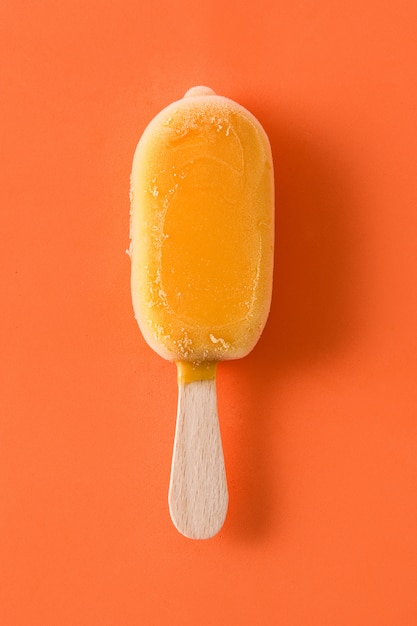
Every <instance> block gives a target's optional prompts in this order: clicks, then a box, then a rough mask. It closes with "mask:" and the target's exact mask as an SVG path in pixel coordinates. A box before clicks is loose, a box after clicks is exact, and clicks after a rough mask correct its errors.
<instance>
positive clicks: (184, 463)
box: [168, 379, 228, 539]
mask: <svg viewBox="0 0 417 626" xmlns="http://www.w3.org/2000/svg"><path fill="white" fill-rule="evenodd" d="M168 502H169V511H170V514H171V519H172V521H173V523H174V525H175V527H176V528H177V529H178V530H179V531H180V533H182V534H183V535H185V536H186V537H189V538H190V539H209V538H210V537H213V535H215V534H216V533H218V532H219V530H220V528H221V527H222V526H223V522H224V520H225V517H226V512H227V504H228V492H227V482H226V472H225V468H224V458H223V449H222V443H221V436H220V429H219V421H218V417H217V399H216V380H215V379H213V380H198V381H194V382H190V383H182V382H179V384H178V414H177V426H176V431H175V441H174V452H173V457H172V468H171V480H170V485H169V495H168Z"/></svg>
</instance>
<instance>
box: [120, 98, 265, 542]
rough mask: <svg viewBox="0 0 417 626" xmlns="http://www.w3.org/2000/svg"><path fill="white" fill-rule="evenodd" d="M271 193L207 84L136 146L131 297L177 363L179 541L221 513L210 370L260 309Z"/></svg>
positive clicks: (249, 118) (244, 127) (239, 114)
mask: <svg viewBox="0 0 417 626" xmlns="http://www.w3.org/2000/svg"><path fill="white" fill-rule="evenodd" d="M273 190H274V188H273V166H272V156H271V150H270V145H269V141H268V138H267V136H266V134H265V132H264V130H263V128H262V127H261V125H260V124H259V122H258V121H257V120H256V119H255V118H254V116H253V115H252V114H251V113H249V111H247V110H246V109H244V108H243V107H242V106H240V105H239V104H237V103H236V102H233V101H232V100H229V99H228V98H224V97H221V96H218V95H216V94H215V93H214V92H213V91H212V90H211V89H209V88H208V87H194V88H192V89H190V90H189V91H187V93H186V94H185V96H184V98H183V99H182V100H179V101H178V102H174V103H173V104H171V105H169V106H168V107H166V108H165V109H163V111H161V112H160V113H159V114H158V115H157V116H156V117H155V118H154V119H153V120H152V121H151V122H150V124H149V125H148V127H147V128H146V129H145V132H144V133H143V135H142V137H141V139H140V141H139V144H138V146H137V149H136V152H135V156H134V161H133V168H132V176H131V248H130V251H131V260H132V274H131V287H132V300H133V307H134V311H135V317H136V319H137V321H138V323H139V326H140V329H141V331H142V334H143V336H144V338H145V340H146V341H147V343H148V344H149V345H150V346H151V348H153V349H154V350H155V351H156V352H157V353H158V354H159V355H161V356H162V357H164V358H166V359H169V360H170V361H173V362H175V363H176V364H177V371H178V385H179V403H178V415H177V429H176V435H175V443H174V453H173V463H172V471H171V481H170V489H169V506H170V513H171V517H172V520H173V522H174V524H175V526H176V527H177V528H178V530H180V532H182V533H183V534H184V535H186V536H187V537H192V538H207V537H211V536H213V535H214V534H215V533H216V532H218V530H219V529H220V528H221V526H222V524H223V522H224V519H225V515H226V510H227V501H228V495H227V485H226V476H225V471H224V461H223V452H222V446H221V439H220V431H219V426H218V419H217V406H216V388H215V376H216V365H217V363H218V362H219V361H223V360H227V359H237V358H241V357H243V356H245V355H246V354H248V353H249V352H250V351H251V350H252V348H253V347H254V346H255V344H256V342H257V341H258V339H259V337H260V335H261V333H262V330H263V328H264V325H265V322H266V319H267V316H268V312H269V307H270V300H271V291H272V267H273V236H274V225H273V223H274V191H273Z"/></svg>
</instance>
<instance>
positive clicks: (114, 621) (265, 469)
mask: <svg viewBox="0 0 417 626" xmlns="http://www.w3.org/2000/svg"><path fill="white" fill-rule="evenodd" d="M0 18H1V19H0V46H1V57H0V59H1V60H0V63H1V66H0V72H1V75H0V90H1V97H0V110H1V117H0V119H1V131H0V133H1V136H0V152H1V163H2V167H1V169H0V207H1V211H2V214H1V216H2V219H1V224H2V228H1V233H2V245H1V255H2V258H1V274H2V277H1V284H2V288H3V298H2V308H1V321H0V332H1V337H0V341H1V343H0V345H1V350H2V357H1V367H2V371H1V378H0V380H1V414H0V481H1V482H0V542H1V543H0V624H1V626H139V625H157V626H159V625H169V626H171V625H173V626H177V625H178V626H180V625H181V626H188V625H194V624H199V625H203V626H211V625H214V624H216V625H217V624H221V625H223V624H224V625H229V624H230V625H235V624H236V625H239V626H242V625H243V626H246V625H254V626H257V625H258V624H267V625H268V626H269V625H271V626H272V625H275V624H279V625H280V626H352V625H355V626H393V625H395V626H414V624H416V623H417V594H416V589H417V532H416V529H417V500H416V492H417V490H416V487H417V454H416V453H417V450H416V448H417V432H416V430H417V409H416V407H417V385H416V374H417V333H416V320H417V289H416V284H417V210H416V206H417V192H416V154H417V139H416V111H417V89H416V81H415V74H416V70H415V68H416V61H417V53H416V37H415V35H416V23H417V8H416V4H415V3H414V2H411V1H409V0H398V2H376V1H373V0H361V2H359V0H354V1H353V2H331V1H330V0H317V1H315V2H312V1H311V0H304V1H303V2H300V1H298V0H297V1H293V0H291V1H290V0H284V2H275V1H272V0H271V1H269V2H266V1H265V0H260V1H259V2H256V3H253V4H250V3H247V4H244V3H239V4H238V3H231V2H226V3H223V2H220V0H212V1H209V2H207V3H193V2H191V1H190V0H178V1H176V2H174V1H173V0H169V1H168V2H163V3H159V4H158V3H152V2H142V1H136V0H135V1H133V0H132V1H129V0H119V1H118V2H116V1H113V2H110V1H106V0H104V1H100V2H99V1H98V0H83V1H82V2H81V0H73V1H70V0H62V1H61V2H52V0H41V1H39V2H29V1H28V0H13V2H12V1H11V0H6V1H5V2H3V3H2V6H1V8H0ZM199 83H203V84H208V85H210V86H211V87H213V89H215V90H216V91H217V92H218V93H222V94H224V95H226V96H228V97H230V98H233V99H234V100H237V101H238V102H240V103H241V104H242V105H243V106H245V107H247V108H248V109H249V110H250V111H252V112H253V113H254V114H255V115H256V117H258V119H259V120H260V121H261V123H262V124H263V126H264V127H265V129H266V131H267V132H268V134H269V137H270V140H271V144H272V150H273V156H274V162H275V168H276V172H277V177H276V193H277V214H276V244H277V247H276V249H277V251H276V261H275V270H276V271H275V282H274V295H273V304H272V313H271V316H270V318H269V322H268V324H267V327H266V329H265V332H264V335H263V338H262V339H261V341H260V343H259V344H258V346H257V347H256V348H255V350H254V352H253V353H252V354H251V355H250V356H248V357H247V358H245V359H243V360H241V361H234V362H230V363H224V364H221V365H220V366H219V371H218V391H219V407H220V415H221V427H222V433H223V439H224V449H225V457H226V466H227V473H228V479H229V489H230V508H229V514H228V518H227V520H226V523H225V526H224V528H223V530H222V531H221V533H220V534H219V535H218V536H217V537H216V538H214V539H212V540H210V541H206V542H193V541H190V540H187V539H185V538H184V537H182V536H181V535H180V534H179V533H177V531H176V530H175V529H174V527H173V526H172V524H171V522H170V519H169V515H168V510H167V502H166V500H167V489H168V479H169V468H170V457H171V449H172V442H173V434H174V415H175V405H176V373H175V367H174V366H173V365H171V364H169V363H168V362H166V361H164V360H162V359H160V358H159V357H158V356H157V355H156V354H154V353H153V352H152V351H151V350H150V349H149V348H148V346H147V345H146V344H145V342H144V340H143V339H142V337H141V335H140V333H139V330H138V328H137V324H136V322H135V320H134V318H133V313H132V305H131V301H130V290H129V273H130V262H129V258H128V256H127V255H126V254H125V249H126V248H127V245H128V229H129V197H128V189H129V173H130V169H131V162H132V157H133V152H134V149H135V146H136V143H137V141H138V139H139V136H140V135H141V133H142V131H143V129H144V127H145V125H146V124H147V123H148V122H149V120H150V119H151V118H152V117H153V116H154V114H155V113H156V112H157V111H159V110H160V109H161V108H162V107H163V106H165V105H166V104H168V103H170V102H172V101H173V100H175V99H176V98H178V97H180V96H181V95H182V94H183V93H184V92H185V91H186V89H188V88H189V87H190V86H192V85H195V84H199Z"/></svg>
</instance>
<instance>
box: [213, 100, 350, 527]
mask: <svg viewBox="0 0 417 626" xmlns="http://www.w3.org/2000/svg"><path fill="white" fill-rule="evenodd" d="M253 112H254V113H255V115H257V116H259V119H261V120H262V119H263V120H265V117H266V116H265V115H262V113H259V112H257V111H253ZM264 127H265V130H266V131H267V133H268V135H269V138H270V141H271V146H272V152H273V158H274V168H275V185H276V227H275V231H276V232H275V236H276V239H275V262H274V290H273V298H272V306H271V312H270V315H269V319H268V322H267V325H266V328H265V330H264V333H263V335H262V337H261V339H260V341H259V343H258V345H257V346H256V348H255V349H254V350H253V352H252V353H251V354H250V355H249V356H247V357H246V358H245V359H242V360H240V361H236V362H233V363H228V364H225V365H224V367H228V368H236V376H237V377H238V380H239V381H240V382H241V389H242V397H244V398H245V399H246V400H247V402H246V404H245V406H244V407H242V413H243V420H242V423H243V432H242V433H240V434H239V436H238V441H237V442H236V441H234V443H233V445H234V446H238V450H237V452H236V451H235V457H234V458H235V465H234V467H230V468H228V466H227V456H226V467H227V469H228V470H229V471H228V478H229V480H230V478H231V476H230V473H231V471H233V474H235V475H234V476H233V477H232V481H231V482H232V483H233V482H234V481H235V482H236V485H237V487H236V489H235V490H234V491H233V493H232V494H231V505H230V508H229V524H230V526H229V528H231V529H232V530H233V532H234V533H237V534H240V535H242V534H243V535H244V536H246V537H255V536H259V535H265V534H267V533H268V532H269V529H270V528H272V526H273V525H276V523H277V518H279V515H280V514H279V509H280V494H279V490H278V492H277V489H276V481H274V484H273V483H272V479H271V478H272V466H274V470H273V473H274V474H276V471H277V470H276V467H278V468H279V466H280V449H279V443H278V445H277V442H276V440H275V439H274V437H272V438H271V433H274V432H276V428H277V425H276V423H277V421H278V422H280V420H281V419H282V418H281V416H280V413H279V408H278V409H275V414H271V406H272V403H271V398H272V397H273V396H274V406H275V407H276V405H277V397H279V391H277V389H279V387H281V386H283V385H285V378H286V376H288V375H289V373H290V372H291V371H293V370H294V369H302V368H304V367H307V366H308V367H311V366H312V364H314V362H317V361H318V360H319V359H320V358H322V357H325V356H329V355H330V356H331V355H332V354H335V353H337V352H338V351H343V349H344V347H345V346H346V345H347V343H348V342H349V339H350V337H351V336H352V333H354V320H353V314H352V308H353V306H352V305H353V301H352V298H353V296H352V291H351V285H352V282H353V280H352V277H351V276H350V257H351V254H352V248H353V245H354V233H353V226H352V221H351V220H350V219H349V218H350V210H351V208H350V202H351V201H352V200H351V193H350V190H349V181H348V180H347V179H346V173H345V172H343V171H342V167H343V166H342V159H340V158H339V157H338V155H337V154H334V153H333V152H332V150H331V146H329V145H326V144H324V145H322V146H321V148H319V147H318V145H317V142H315V141H314V139H313V138H312V137H311V136H306V133H305V131H304V133H303V132H301V131H300V132H299V133H297V132H296V131H295V130H294V131H293V130H287V129H286V127H285V120H284V119H283V120H282V123H281V125H280V126H273V125H271V124H270V125H269V127H268V126H267V125H266V124H264ZM221 371H222V370H221V368H220V370H219V376H221ZM278 404H279V402H278ZM221 413H222V412H221V408H220V419H221ZM281 423H282V422H281ZM278 429H279V427H278ZM278 471H279V470H278ZM277 511H278V512H277Z"/></svg>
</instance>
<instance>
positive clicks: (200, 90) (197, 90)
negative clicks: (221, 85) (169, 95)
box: [184, 85, 216, 98]
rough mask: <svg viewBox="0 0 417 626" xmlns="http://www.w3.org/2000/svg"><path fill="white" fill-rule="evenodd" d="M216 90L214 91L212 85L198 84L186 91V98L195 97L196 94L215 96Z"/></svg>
mask: <svg viewBox="0 0 417 626" xmlns="http://www.w3.org/2000/svg"><path fill="white" fill-rule="evenodd" d="M215 95H216V92H215V91H213V89H211V88H210V87H205V86H204V85H198V86H197V87H191V88H190V89H189V90H188V91H186V92H185V94H184V98H189V97H194V96H215Z"/></svg>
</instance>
